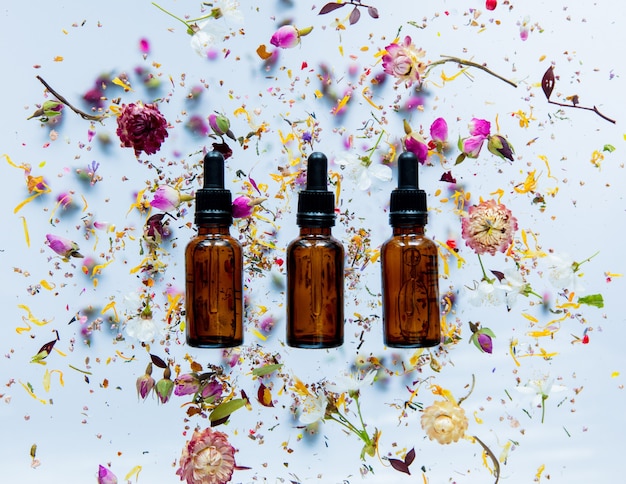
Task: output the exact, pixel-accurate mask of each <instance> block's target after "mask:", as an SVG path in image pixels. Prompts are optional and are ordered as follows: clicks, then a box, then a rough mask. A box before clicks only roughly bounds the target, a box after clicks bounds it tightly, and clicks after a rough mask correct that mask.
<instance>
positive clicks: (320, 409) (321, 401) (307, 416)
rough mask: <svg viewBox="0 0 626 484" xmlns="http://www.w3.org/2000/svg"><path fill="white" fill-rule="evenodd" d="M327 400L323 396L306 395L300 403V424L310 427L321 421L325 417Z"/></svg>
mask: <svg viewBox="0 0 626 484" xmlns="http://www.w3.org/2000/svg"><path fill="white" fill-rule="evenodd" d="M327 405H328V400H327V399H326V396H325V395H311V394H308V395H307V396H306V397H305V398H304V400H303V401H302V413H300V418H299V420H300V423H302V424H304V425H311V424H314V423H315V422H317V421H319V420H322V419H323V418H324V416H325V415H326V406H327Z"/></svg>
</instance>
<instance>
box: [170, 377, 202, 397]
mask: <svg viewBox="0 0 626 484" xmlns="http://www.w3.org/2000/svg"><path fill="white" fill-rule="evenodd" d="M174 384H175V387H174V395H178V396H183V395H193V394H194V393H196V392H197V391H198V390H199V389H200V380H199V379H198V376H197V375H196V374H194V373H185V374H184V375H179V376H178V377H177V378H176V379H175V380H174Z"/></svg>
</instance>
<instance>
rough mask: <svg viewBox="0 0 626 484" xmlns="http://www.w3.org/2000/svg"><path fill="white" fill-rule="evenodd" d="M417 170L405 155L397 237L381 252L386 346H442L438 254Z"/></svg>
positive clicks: (392, 215) (394, 208)
mask: <svg viewBox="0 0 626 484" xmlns="http://www.w3.org/2000/svg"><path fill="white" fill-rule="evenodd" d="M417 168H418V161H417V157H416V156H415V155H414V154H413V153H410V152H405V153H402V154H401V155H400V157H399V159H398V188H396V189H395V190H393V191H392V193H391V203H390V210H389V223H390V225H391V226H392V227H393V234H392V236H391V238H389V239H388V240H387V241H386V242H385V243H384V244H383V245H382V247H381V249H380V252H381V264H382V289H383V332H384V342H385V344H386V345H388V346H391V347H396V348H421V347H428V346H436V345H438V344H439V343H440V342H441V321H440V314H439V313H440V309H439V277H438V268H437V266H438V253H437V246H436V245H435V243H434V242H433V241H432V240H430V239H429V238H427V237H426V236H425V234H424V226H425V225H426V222H427V206H426V193H425V192H424V191H423V190H420V189H419V185H418V174H417Z"/></svg>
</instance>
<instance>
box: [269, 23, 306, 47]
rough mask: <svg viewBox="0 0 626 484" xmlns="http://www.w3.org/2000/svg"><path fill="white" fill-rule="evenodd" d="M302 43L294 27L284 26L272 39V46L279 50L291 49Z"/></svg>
mask: <svg viewBox="0 0 626 484" xmlns="http://www.w3.org/2000/svg"><path fill="white" fill-rule="evenodd" d="M299 43H300V34H299V32H298V29H297V28H295V27H294V26H293V25H283V26H282V27H281V28H279V29H278V30H277V31H276V32H274V35H272V38H271V39H270V44H272V45H273V46H274V47H278V48H279V49H291V48H292V47H295V46H297V45H298V44H299Z"/></svg>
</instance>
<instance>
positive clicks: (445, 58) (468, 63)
mask: <svg viewBox="0 0 626 484" xmlns="http://www.w3.org/2000/svg"><path fill="white" fill-rule="evenodd" d="M441 57H443V59H442V60H438V61H435V62H432V63H431V64H430V66H428V67H429V69H430V67H432V66H438V65H441V64H445V63H446V62H455V63H457V64H461V65H462V66H467V67H475V68H476V69H480V70H481V71H484V72H486V73H487V74H489V75H491V76H493V77H495V78H497V79H500V80H501V81H504V82H506V83H507V84H509V85H510V86H513V87H517V84H516V83H514V82H513V81H511V80H509V79H507V78H506V77H502V76H501V75H500V74H496V73H495V72H493V71H492V70H491V69H489V68H487V67H485V66H484V65H482V64H478V63H476V62H472V61H468V60H465V59H461V58H459V57H454V56H451V55H442V56H441Z"/></svg>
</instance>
